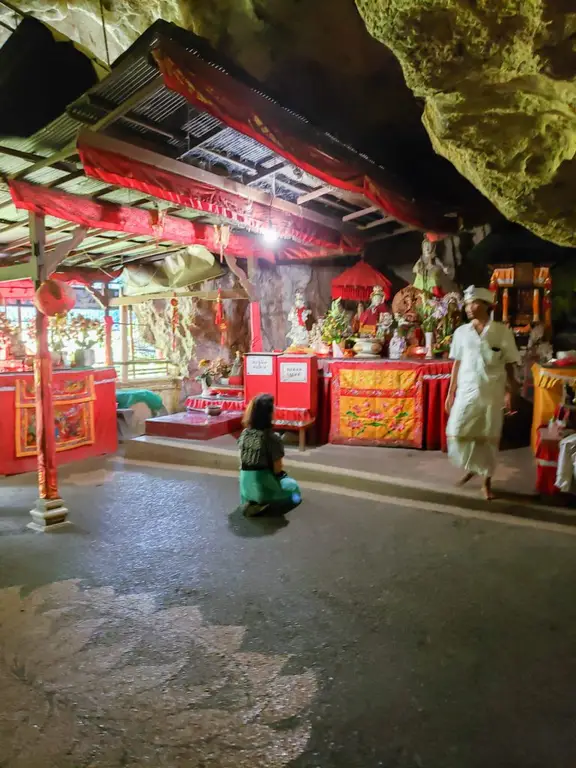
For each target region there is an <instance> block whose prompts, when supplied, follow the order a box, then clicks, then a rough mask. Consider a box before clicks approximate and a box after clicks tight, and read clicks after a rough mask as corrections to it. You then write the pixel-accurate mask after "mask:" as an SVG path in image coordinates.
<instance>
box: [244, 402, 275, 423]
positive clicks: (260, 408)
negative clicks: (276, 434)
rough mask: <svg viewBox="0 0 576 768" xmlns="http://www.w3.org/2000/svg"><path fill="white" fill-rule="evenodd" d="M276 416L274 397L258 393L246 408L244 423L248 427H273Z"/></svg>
mask: <svg viewBox="0 0 576 768" xmlns="http://www.w3.org/2000/svg"><path fill="white" fill-rule="evenodd" d="M273 416H274V397H273V396H272V395H258V396H257V397H255V398H254V399H253V400H252V401H251V402H250V403H249V404H248V408H246V412H245V413H244V418H243V419H242V424H244V426H245V427H248V429H272V418H273Z"/></svg>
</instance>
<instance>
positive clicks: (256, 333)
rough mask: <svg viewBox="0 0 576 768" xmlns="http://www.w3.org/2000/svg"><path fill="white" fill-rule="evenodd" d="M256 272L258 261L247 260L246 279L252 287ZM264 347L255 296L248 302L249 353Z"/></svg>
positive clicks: (259, 309)
mask: <svg viewBox="0 0 576 768" xmlns="http://www.w3.org/2000/svg"><path fill="white" fill-rule="evenodd" d="M257 270H258V260H257V259H248V279H249V280H250V284H251V285H253V283H252V280H253V279H254V277H256V272H257ZM263 350H264V345H263V342H262V312H261V308H260V301H258V300H257V299H256V296H254V297H253V298H252V300H251V301H250V352H262V351H263Z"/></svg>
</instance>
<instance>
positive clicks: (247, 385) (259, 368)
mask: <svg viewBox="0 0 576 768" xmlns="http://www.w3.org/2000/svg"><path fill="white" fill-rule="evenodd" d="M279 356H280V353H279V352H248V353H247V354H246V355H244V399H245V402H246V405H248V403H249V402H250V401H251V400H253V398H255V397H256V396H257V395H272V396H273V397H274V400H276V398H277V395H278V357H279Z"/></svg>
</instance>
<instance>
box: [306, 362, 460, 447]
mask: <svg viewBox="0 0 576 768" xmlns="http://www.w3.org/2000/svg"><path fill="white" fill-rule="evenodd" d="M452 365H453V363H452V362H451V361H448V360H429V361H428V360H421V359H420V360H376V359H374V360H367V359H360V358H351V359H343V360H330V361H324V363H323V365H322V366H321V368H322V376H323V380H322V384H321V386H320V390H321V393H322V398H321V400H323V402H321V403H320V405H321V409H320V414H319V424H321V425H324V424H325V423H326V421H327V419H326V405H327V401H328V398H327V396H326V394H327V393H326V389H327V386H326V381H327V380H330V382H331V383H330V385H329V386H330V398H329V402H330V410H331V413H330V434H329V439H330V442H332V443H338V444H344V445H377V446H392V447H401V448H425V449H427V450H440V449H441V450H444V451H445V450H446V421H447V416H446V413H445V410H444V403H445V400H446V396H447V394H448V387H449V384H450V375H451V371H452ZM319 437H320V439H321V438H322V435H320V436H319Z"/></svg>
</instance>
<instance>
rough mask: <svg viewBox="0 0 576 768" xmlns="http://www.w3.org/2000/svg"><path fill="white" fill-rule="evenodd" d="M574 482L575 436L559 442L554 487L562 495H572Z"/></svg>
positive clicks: (575, 462)
mask: <svg viewBox="0 0 576 768" xmlns="http://www.w3.org/2000/svg"><path fill="white" fill-rule="evenodd" d="M575 480H576V435H570V436H569V437H565V438H564V439H563V440H561V441H560V452H559V453H558V469H557V470H556V483H555V485H556V487H557V488H559V489H560V490H561V491H562V492H563V493H572V492H573V490H574V486H575Z"/></svg>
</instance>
